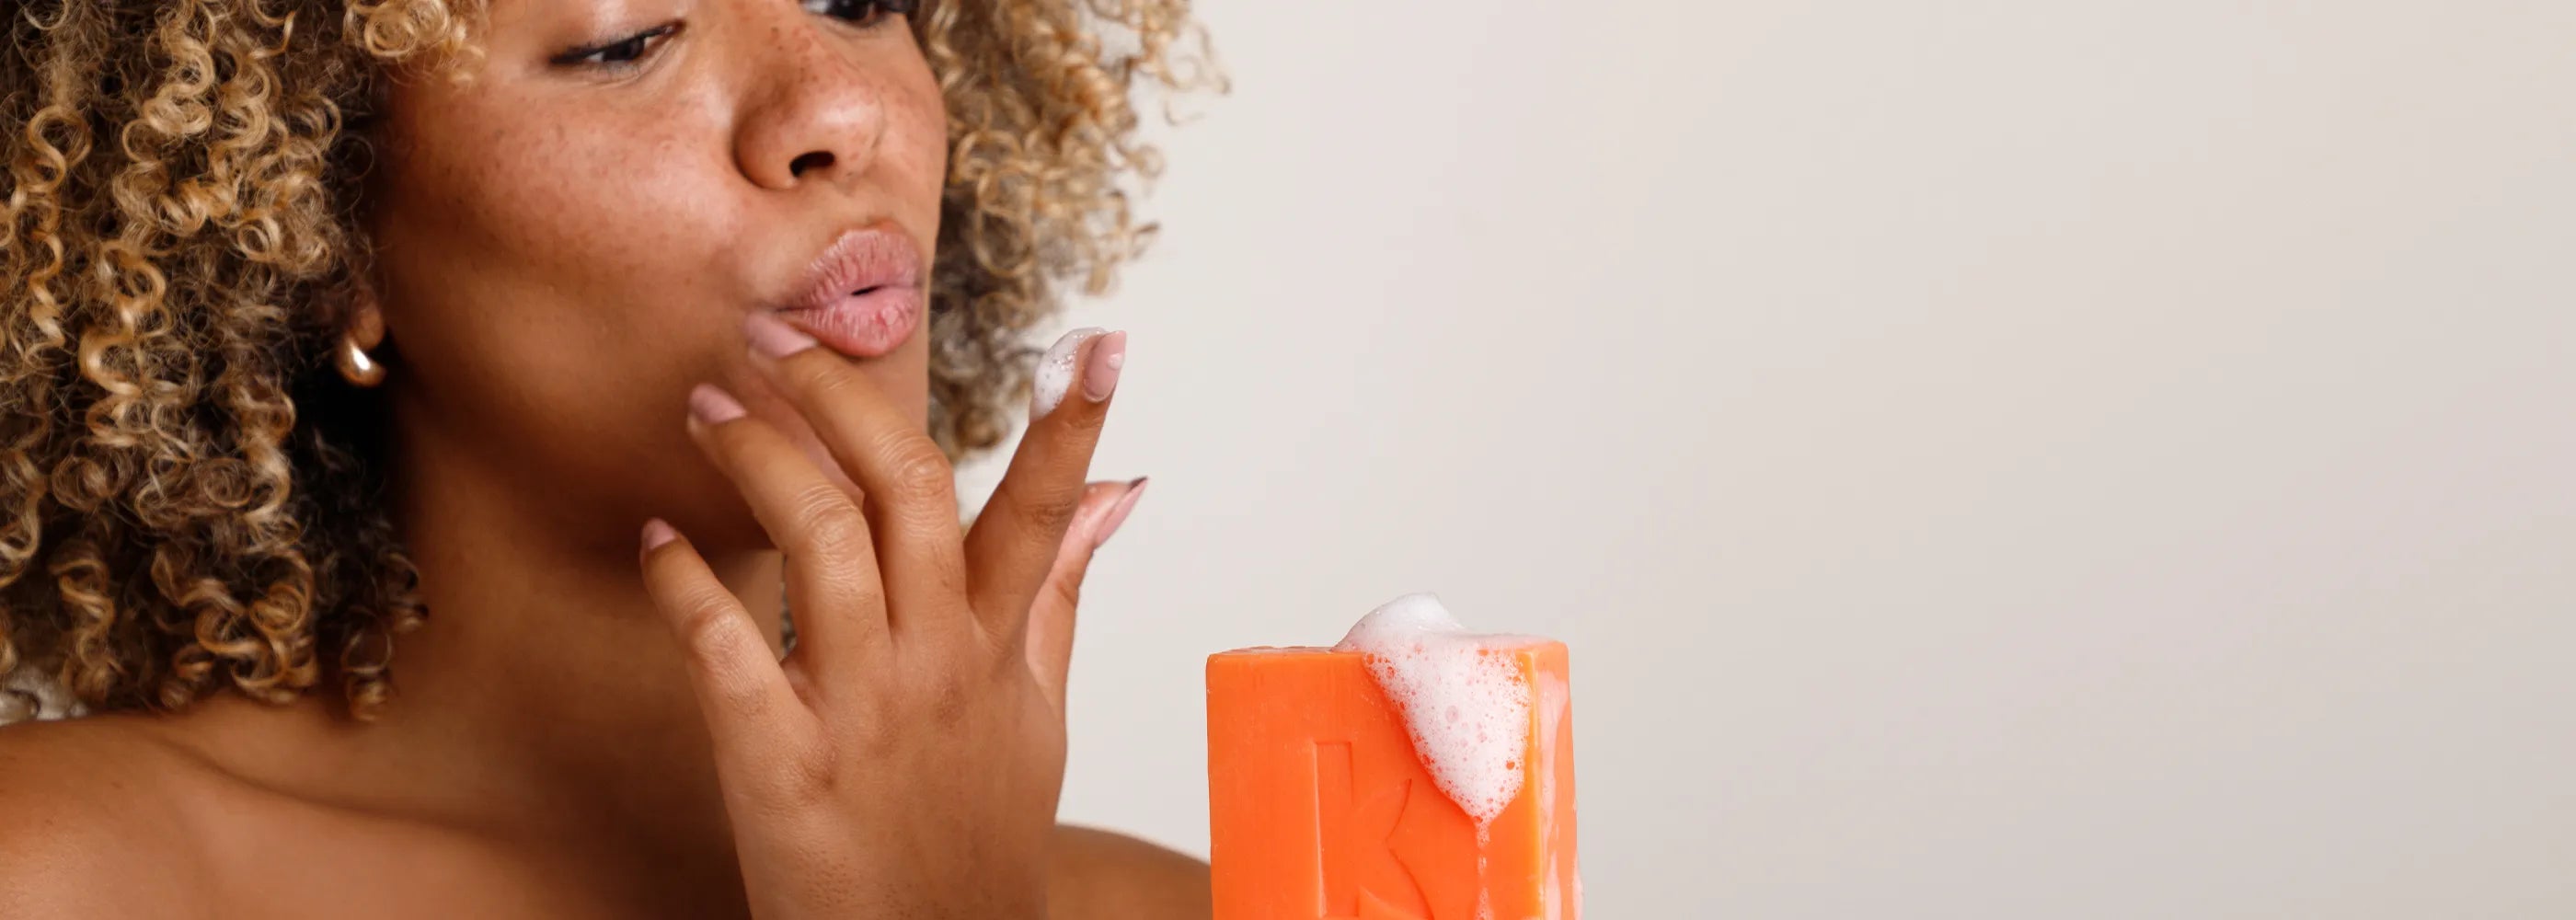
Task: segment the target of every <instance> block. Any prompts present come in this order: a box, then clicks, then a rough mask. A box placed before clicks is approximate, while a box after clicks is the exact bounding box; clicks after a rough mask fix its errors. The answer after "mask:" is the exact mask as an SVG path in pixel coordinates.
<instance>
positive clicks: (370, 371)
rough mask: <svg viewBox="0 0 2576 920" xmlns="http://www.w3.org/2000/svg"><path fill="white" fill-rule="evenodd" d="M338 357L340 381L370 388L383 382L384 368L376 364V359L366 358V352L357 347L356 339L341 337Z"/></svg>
mask: <svg viewBox="0 0 2576 920" xmlns="http://www.w3.org/2000/svg"><path fill="white" fill-rule="evenodd" d="M338 357H339V365H340V377H341V379H343V380H347V381H349V382H350V383H351V384H354V385H357V386H362V387H372V386H375V385H377V384H380V383H383V382H385V366H384V365H382V364H378V363H376V359H374V358H371V357H368V356H367V350H366V349H364V348H360V347H358V340H357V339H355V338H352V337H350V336H346V335H343V336H341V337H340V354H339V356H338Z"/></svg>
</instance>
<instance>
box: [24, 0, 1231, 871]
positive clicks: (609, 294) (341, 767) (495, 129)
mask: <svg viewBox="0 0 2576 920" xmlns="http://www.w3.org/2000/svg"><path fill="white" fill-rule="evenodd" d="M676 13H685V16H684V17H676V16H675V14H676ZM672 18H685V20H686V23H687V25H686V28H685V29H684V30H683V31H681V32H679V33H677V34H675V35H674V36H672V37H671V38H669V39H667V40H665V41H663V42H661V43H660V44H659V45H658V46H657V47H655V49H654V50H653V51H652V52H651V53H649V54H648V55H647V56H646V57H645V58H644V60H643V61H642V63H640V64H639V65H638V66H636V67H634V68H632V69H629V70H614V71H612V70H602V69H597V68H589V69H585V68H581V67H566V66H560V65H556V64H552V63H550V62H549V61H550V58H552V57H554V56H555V55H557V54H559V53H560V52H562V51H563V49H565V48H567V47H573V46H579V45H587V44H591V43H595V42H600V41H605V40H612V39H615V38H618V37H621V36H624V35H628V34H632V33H634V32H637V31H639V30H641V29H645V28H649V27H652V26H654V25H657V24H659V23H661V22H663V21H666V20H669V19H672ZM481 46H482V52H481V57H480V60H479V61H477V62H476V63H475V65H474V66H473V68H472V69H473V74H472V76H473V79H472V80H471V81H469V82H462V83H457V82H449V81H443V80H422V81H414V82H409V83H405V84H402V85H400V86H399V87H398V88H397V89H396V91H395V95H394V98H393V99H392V100H391V103H390V105H389V106H388V109H387V111H388V113H389V114H390V117H389V119H388V120H387V122H386V123H385V124H384V125H383V126H382V132H383V133H382V134H381V135H380V139H379V150H380V153H381V155H382V163H381V166H380V169H379V171H378V172H377V173H376V174H375V176H374V179H373V182H372V183H371V186H370V194H371V196H372V199H373V201H374V205H373V207H372V208H371V209H370V212H369V225H368V230H369V232H370V234H371V235H372V236H373V237H374V239H375V240H376V241H377V243H378V260H377V264H376V268H377V272H376V275H375V276H374V280H373V284H372V285H371V287H370V289H369V290H368V291H366V292H365V297H364V299H363V301H362V303H361V304H360V305H359V307H358V308H357V310H356V311H355V313H354V315H353V316H352V317H351V328H352V329H354V330H357V337H358V338H359V340H360V341H361V343H362V344H365V345H368V346H371V347H377V348H381V347H384V346H386V345H388V344H390V345H391V346H392V347H394V348H398V349H399V350H400V354H401V361H400V362H399V363H398V364H396V365H395V366H394V368H393V373H392V374H391V375H390V377H389V379H388V380H387V381H386V382H385V384H384V387H385V390H386V393H387V395H388V397H389V405H390V409H389V413H390V414H389V418H390V420H391V436H392V445H393V449H392V451H391V453H390V456H391V457H392V458H393V461H392V463H391V464H390V466H389V470H388V495H389V496H390V500H391V501H393V502H394V504H395V509H396V511H395V518H396V520H397V521H398V522H399V528H400V531H401V534H402V538H403V541H404V543H405V545H406V546H407V547H408V548H409V550H410V552H411V555H412V558H413V561H414V562H415V564H416V565H417V566H418V568H419V571H420V575H421V582H420V584H421V594H422V597H423V599H424V600H426V602H427V605H428V607H429V608H430V609H432V610H435V611H437V616H436V617H435V618H434V619H433V620H432V621H431V622H430V623H429V625H427V626H424V627H423V628H421V629H419V630H418V631H417V632H414V633H411V634H408V635H406V636H404V637H403V640H402V643H401V645H400V646H399V661H400V665H399V668H400V674H401V681H402V694H403V696H402V704H401V705H400V706H396V707H390V708H389V709H388V710H387V711H386V712H385V713H384V714H383V715H382V716H381V717H379V718H378V720H377V721H375V722H374V723H372V724H363V725H362V724H356V723H352V722H350V721H349V720H347V719H345V718H342V717H340V716H339V715H338V714H337V713H336V712H334V711H333V708H332V706H331V704H330V703H328V702H326V701H323V700H319V699H314V698H311V697H306V698H301V699H298V700H296V701H294V702H291V703H287V704H283V705H274V704H264V703H258V702H254V701H250V700H246V699H242V698H240V697H236V696H231V695H217V696H212V697H208V698H206V699H203V700H200V701H198V702H197V703H196V704H195V705H194V706H192V707H191V708H189V709H187V710H186V711H184V712H182V713H179V714H176V715H161V716H146V715H139V714H127V713H114V714H108V715H102V716H96V717H92V718H88V719H82V720H75V721H70V722H62V723H43V724H25V725H18V726H12V727H10V728H9V729H7V730H6V731H5V732H0V776H7V777H9V782H8V783H7V784H6V787H5V788H0V813H5V814H9V815H13V816H18V817H16V818H14V819H13V820H12V821H11V822H9V823H7V824H6V825H5V827H0V915H6V916H22V915H29V916H34V915H41V916H144V915H150V916H258V917H302V916H349V915H353V914H356V915H368V916H391V917H401V916H421V917H454V916H478V917H521V916H525V917H658V916H668V917H726V916H746V915H757V916H762V917H770V918H787V917H797V918H802V917H823V916H870V915H876V914H875V913H873V911H876V910H887V909H896V908H901V909H904V910H916V911H918V912H919V913H918V914H916V915H922V916H1032V915H1035V914H1036V913H1037V912H1038V911H1039V910H1040V909H1041V908H1040V904H1041V903H1044V904H1046V905H1047V907H1048V908H1051V910H1052V915H1053V916H1058V917H1082V916H1103V917H1107V916H1116V917H1146V918H1151V917H1161V916H1174V917H1179V916H1203V915H1204V914H1205V911H1206V904H1207V900H1206V896H1205V874H1204V867H1203V866H1199V865H1197V864H1196V863H1195V862H1193V861H1190V860H1186V859H1184V858H1181V857H1177V856H1174V855H1172V854H1169V853H1168V852H1165V851H1161V850H1159V849H1157V848H1153V847H1150V846H1147V845H1144V844H1141V843H1137V842H1135V841H1131V840H1127V839H1125V838H1120V837H1117V836H1115V835H1108V834H1101V833H1098V832H1086V831H1074V830H1066V829H1055V828H1053V827H1052V818H1051V815H1052V814H1053V808H1054V803H1055V796H1056V794H1057V791H1058V786H1059V784H1060V782H1061V777H1062V757H1063V737H1062V731H1063V723H1062V693H1063V674H1064V663H1063V659H1062V656H1063V655H1064V654H1065V653H1067V652H1069V649H1070V642H1071V630H1072V622H1073V613H1074V603H1075V600H1076V599H1077V597H1078V591H1079V584H1080V579H1081V577H1082V575H1083V573H1084V572H1085V570H1086V568H1087V566H1088V565H1089V563H1090V561H1091V553H1092V552H1093V550H1094V549H1096V548H1097V545H1098V541H1099V540H1100V539H1104V538H1105V536H1106V534H1105V533H1104V531H1105V529H1106V528H1107V527H1108V526H1109V523H1110V520H1111V518H1112V514H1111V508H1112V507H1113V506H1115V505H1117V504H1119V502H1120V500H1121V499H1123V498H1127V497H1128V495H1129V489H1130V488H1131V487H1130V486H1127V485H1125V484H1121V483H1095V484H1091V485H1088V486H1086V485H1084V483H1083V478H1084V476H1085V475H1086V471H1087V466H1088V459H1089V454H1090V449H1091V445H1092V444H1093V443H1094V442H1095V441H1096V439H1097V437H1098V436H1099V433H1100V431H1101V425H1102V423H1103V420H1104V419H1105V416H1106V412H1107V403H1106V402H1103V401H1098V400H1092V399H1087V398H1085V397H1084V396H1082V395H1079V394H1077V395H1075V396H1072V397H1069V398H1068V399H1067V400H1066V404H1065V406H1064V407H1063V408H1061V409H1059V410H1058V412H1056V413H1055V414H1053V415H1051V416H1050V417H1048V418H1047V419H1041V420H1038V421H1037V423H1036V424H1035V425H1034V426H1033V431H1032V433H1031V434H1030V436H1029V437H1028V439H1027V440H1026V442H1025V443H1024V447H1023V454H1022V456H1021V457H1020V458H1018V459H1016V460H1015V462H1014V466H1013V471H1012V474H1011V477H1010V478H1009V479H1008V480H1006V482H1005V484H1004V485H1003V487H1002V490H1003V493H1004V495H1003V497H1001V498H997V499H996V501H995V502H994V503H993V504H992V505H991V506H990V509H989V510H988V511H987V513H986V514H985V515H984V516H983V517H982V519H981V520H980V521H979V523H978V525H977V528H976V532H975V533H973V534H963V533H960V532H959V530H958V528H957V527H956V524H955V521H956V520H957V518H956V515H955V508H956V499H955V497H954V496H953V495H949V494H947V493H946V492H945V491H944V489H945V488H946V485H945V484H946V483H947V482H948V481H949V475H950V472H949V470H948V467H947V462H946V460H945V458H944V457H942V456H941V452H940V451H939V449H938V447H937V445H935V444H932V443H931V442H930V440H929V438H928V437H927V436H926V435H925V434H924V433H923V427H924V424H925V419H926V418H927V413H928V383H927V380H928V360H929V358H928V347H929V341H928V339H929V336H928V335H927V334H926V331H925V332H922V333H916V334H915V335H914V336H913V337H912V338H911V339H910V340H908V341H907V342H905V343H904V344H903V345H902V346H901V347H899V348H897V349H896V350H895V351H893V352H892V353H890V354H887V355H884V356H882V357H874V358H868V359H865V360H851V359H849V358H847V357H845V356H842V355H838V354H835V353H831V352H829V351H828V350H822V349H816V350H811V351H808V352H804V353H800V354H799V355H796V356H794V357H793V358H791V359H789V360H787V361H784V362H764V361H762V360H757V359H755V357H754V355H753V353H752V352H751V351H749V350H748V349H747V348H746V334H745V321H746V317H748V316H751V315H752V314H755V313H758V312H760V311H761V310H762V309H763V308H764V307H765V306H766V305H769V304H771V303H774V302H775V301H776V300H777V299H778V298H779V297H781V296H782V295H785V294H789V293H791V292H793V291H794V290H795V288H796V284H797V281H798V279H799V278H800V277H801V275H802V272H803V270H804V268H805V266H806V264H807V263H808V262H810V261H811V260H812V259H813V258H814V256H815V255H816V254H817V253H818V252H819V251H820V250H821V249H822V248H823V247H824V246H825V245H826V244H828V243H829V242H830V241H831V240H832V239H833V238H834V237H835V236H837V235H838V234H839V233H840V232H841V231H843V230H845V229H847V228H850V227H855V226H860V225H864V224H872V223H873V224H878V225H881V226H887V227H890V228H893V229H895V230H896V231H897V232H900V233H903V234H905V235H907V236H909V237H910V238H911V239H912V240H913V241H914V243H915V244H916V245H917V246H918V248H919V249H920V251H921V252H922V253H923V254H924V255H925V257H926V258H927V257H929V256H931V254H933V253H934V252H935V246H936V243H937V241H938V239H939V231H940V228H939V226H938V223H939V214H940V210H939V204H940V194H941V183H942V178H943V175H944V170H945V168H946V162H945V157H946V145H945V137H944V134H943V124H944V113H943V111H942V108H941V96H940V92H939V88H938V86H937V85H936V83H935V81H934V80H933V78H932V75H931V72H930V69H929V68H928V66H927V65H926V64H925V63H924V61H923V58H922V56H921V54H920V52H919V50H918V49H917V48H916V47H915V45H914V43H913V42H912V40H911V39H910V37H909V35H908V34H907V32H906V30H905V28H904V27H903V24H902V21H901V20H900V18H890V19H887V20H885V21H883V22H879V23H875V24H860V23H852V22H849V21H845V20H842V19H838V18H834V17H831V16H824V15H818V14H816V13H813V12H809V11H807V10H804V9H800V8H799V7H798V6H797V5H796V4H793V3H784V2H778V3H769V2H751V0H737V2H692V3H684V2H678V0H661V2H652V3H647V2H636V3H590V2H570V0H500V2H496V3H494V4H492V6H491V8H490V20H489V28H488V29H487V30H485V31H484V32H483V39H482V41H481ZM1101 358H1102V355H1101V353H1100V351H1099V349H1098V346H1096V345H1095V346H1094V347H1093V348H1092V349H1090V350H1088V351H1087V352H1086V354H1085V366H1084V368H1083V370H1084V372H1086V373H1088V372H1091V371H1092V370H1094V367H1093V365H1094V364H1095V363H1096V362H1097V361H1099V360H1100V359H1101ZM791 366H793V367H797V368H801V369H802V370H801V372H800V374H792V375H791V374H785V373H783V371H782V370H781V369H782V368H787V367H791ZM800 381H801V383H800ZM701 384H712V385H714V386H715V387H718V388H720V389H721V390H723V391H725V392H727V393H730V394H734V395H735V396H736V397H737V398H738V399H739V400H740V402H741V404H742V405H743V406H744V407H746V408H747V415H746V416H745V417H744V418H740V419H733V420H730V421H727V422H725V423H723V424H708V423H706V422H705V421H704V420H699V421H689V420H687V419H688V415H687V413H686V411H685V409H686V407H687V406H688V405H689V402H690V394H691V392H692V390H693V388H696V387H698V386H699V385H701ZM1077 389H1079V387H1077ZM836 418H837V419H839V421H838V422H837V423H835V422H833V421H832V420H833V419H836ZM818 420H820V423H819V424H818ZM836 424H837V426H838V427H835V425H836ZM826 433H829V434H830V436H829V437H827V436H826ZM836 454H837V456H836ZM1032 457H1034V458H1035V459H1031V458H1032ZM869 458H873V459H869ZM871 482H873V483H874V487H873V488H868V487H867V486H868V485H869V483H871ZM818 484H819V485H818ZM747 497H748V500H747ZM835 500H838V501H840V502H843V503H846V508H845V509H837V510H841V511H847V512H853V513H854V514H836V513H835V512H836V506H835V505H834V504H833V502H834V501H835ZM648 518H658V519H663V520H667V521H668V522H669V523H670V524H671V525H673V526H674V527H676V530H677V532H678V533H681V534H685V535H686V537H685V539H684V540H680V541H675V542H669V543H664V544H663V545H662V546H661V548H660V549H658V550H657V551H656V552H655V553H654V554H652V555H651V556H649V557H648V559H647V565H646V568H647V570H648V571H649V570H651V566H652V565H654V564H657V563H658V564H660V565H662V566H663V567H664V568H663V569H662V573H661V574H660V575H658V576H656V577H655V578H654V579H650V580H649V582H650V586H649V587H648V579H646V578H641V577H639V574H638V572H639V564H638V556H637V546H638V528H639V525H641V524H643V522H644V521H645V520H647V519H648ZM854 521H863V522H864V524H865V526H864V527H863V528H853V527H848V526H844V527H843V528H842V529H841V530H840V531H838V532H835V533H831V534H827V535H828V536H832V537H834V539H828V540H827V539H822V538H820V537H818V536H817V535H818V534H824V533H825V530H826V528H827V527H828V526H829V525H831V524H832V523H834V522H838V523H840V524H843V525H848V524H850V523H851V522H854ZM889 541H891V542H889ZM800 546H801V547H804V548H805V550H804V551H803V552H801V553H800V552H799V550H798V547H800ZM782 547H784V548H785V549H786V552H784V553H782V552H781V548H782ZM683 550H685V553H683ZM683 563H685V564H683ZM673 566H678V567H679V570H674V569H672V567H673ZM789 595H794V596H792V597H791V596H789ZM870 598H873V600H871V599H870ZM790 600H793V601H795V602H796V607H797V609H798V611H799V613H800V616H799V623H800V626H801V632H802V636H801V637H800V642H799V646H798V649H797V655H796V656H791V657H790V658H788V659H787V663H786V665H785V666H784V667H782V666H781V665H780V664H778V663H777V662H778V657H777V656H778V652H779V651H780V649H781V648H782V643H781V637H780V624H779V619H778V616H777V615H776V611H778V610H779V609H780V608H781V605H782V602H785V601H790ZM719 614H720V615H721V618H716V617H717V616H718V615H719ZM709 623H721V624H729V625H723V626H720V627H717V628H714V629H710V628H708V627H707V624H709ZM870 624H873V626H871V625H870ZM871 630H873V634H875V635H877V636H878V637H879V639H881V640H884V641H882V642H880V643H878V646H881V647H876V648H874V652H872V653H881V654H888V655H898V654H899V655H900V656H901V657H899V658H887V659H884V660H883V661H880V662H879V663H880V664H882V663H884V662H887V661H900V662H902V665H901V666H899V667H880V668H875V669H862V668H858V667H854V666H842V667H824V666H820V663H821V662H826V661H851V662H856V661H868V660H871V659H865V658H862V657H858V653H857V652H855V651H854V650H858V649H865V648H870V647H871V646H870V644H869V643H868V642H866V641H864V640H861V639H856V638H854V637H862V636H866V635H870V634H871ZM914 630H918V635H916V633H915V632H914ZM754 640H757V641H754ZM916 640H917V641H916ZM898 650H899V651H898ZM761 665H765V666H766V667H767V668H768V669H769V670H768V671H766V672H763V671H761V670H759V667H758V666H761ZM767 680H775V681H777V683H770V684H762V686H765V687H767V688H768V689H770V690H772V691H775V690H778V689H780V688H789V689H788V690H787V693H786V695H784V696H773V697H771V698H770V702H771V703H772V704H774V705H772V706H769V707H767V708H765V709H761V710H760V712H761V714H763V715H765V716H767V717H769V718H768V721H755V720H752V719H750V718H748V717H746V716H745V714H744V711H743V710H742V707H741V704H743V703H744V701H745V700H747V699H750V697H747V696H745V695H744V694H743V693H740V692H736V693H730V694H729V693H726V692H723V688H724V687H725V686H726V683H725V682H726V681H733V682H736V683H737V684H742V685H745V686H748V685H749V684H748V683H745V682H751V681H767ZM961 688H962V689H961ZM728 703H730V704H731V705H732V707H733V708H731V709H728V708H727V704H728ZM791 715H799V716H801V717H803V718H806V719H809V720H810V721H809V722H806V723H798V722H794V721H791V720H790V719H789V718H788V717H789V716H791ZM711 724H712V725H713V726H714V729H713V730H712V731H711V730H710V725H711ZM800 724H801V725H804V726H805V727H803V728H798V727H796V726H798V725H800ZM926 725H938V726H943V727H945V728H948V729H953V731H948V732H926V731H918V730H915V729H917V728H918V727H921V726H926ZM970 742H971V743H970ZM1003 751H1007V752H1010V756H1007V757H996V756H994V755H995V754H996V753H998V752H1003ZM889 766H891V767H892V768H891V769H889ZM780 777H786V778H788V779H787V780H785V781H782V780H781V779H780ZM144 866H149V867H151V868H150V871H141V870H140V868H139V867H144ZM290 880H291V881H290ZM1050 894H1052V895H1053V896H1052V897H1051V898H1050V897H1049V895H1050ZM905 899H911V900H905Z"/></svg>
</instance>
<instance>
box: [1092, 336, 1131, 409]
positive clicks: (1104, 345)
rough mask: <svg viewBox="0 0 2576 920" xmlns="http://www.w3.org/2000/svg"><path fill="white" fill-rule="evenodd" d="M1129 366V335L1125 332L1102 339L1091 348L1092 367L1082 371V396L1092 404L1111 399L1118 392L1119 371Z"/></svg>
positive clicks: (1102, 337)
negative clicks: (1110, 396)
mask: <svg viewBox="0 0 2576 920" xmlns="http://www.w3.org/2000/svg"><path fill="white" fill-rule="evenodd" d="M1126 366H1127V333H1126V332H1125V331H1124V330H1121V331H1118V332H1112V333H1110V334H1108V335H1104V336H1101V337H1100V341H1099V342H1098V343H1096V344H1094V345H1092V346H1091V366H1090V367H1087V368H1084V369H1083V371H1082V395H1083V397H1084V398H1086V399H1089V400H1091V401H1092V402H1099V401H1101V400H1104V399H1108V398H1109V394H1111V393H1115V392H1118V371H1119V369H1120V368H1123V367H1126Z"/></svg>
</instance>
